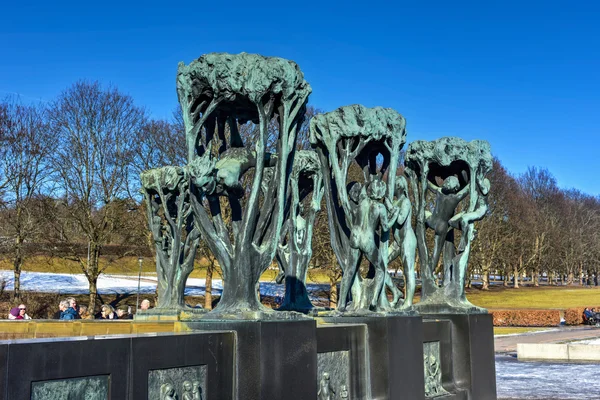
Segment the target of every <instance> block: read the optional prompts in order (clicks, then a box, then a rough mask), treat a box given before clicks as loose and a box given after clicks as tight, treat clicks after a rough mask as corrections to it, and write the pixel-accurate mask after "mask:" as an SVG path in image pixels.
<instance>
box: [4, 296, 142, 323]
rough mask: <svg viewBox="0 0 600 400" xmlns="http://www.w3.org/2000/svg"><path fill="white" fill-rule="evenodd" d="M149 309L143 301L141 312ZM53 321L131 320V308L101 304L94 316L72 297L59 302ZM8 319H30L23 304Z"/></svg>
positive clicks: (86, 307)
mask: <svg viewBox="0 0 600 400" xmlns="http://www.w3.org/2000/svg"><path fill="white" fill-rule="evenodd" d="M149 308H150V300H148V299H145V300H143V301H142V303H141V304H140V309H141V310H148V309H149ZM53 318H54V319H58V320H64V321H69V320H75V319H106V320H117V319H133V314H132V310H131V306H129V307H120V308H117V309H115V308H114V307H113V306H111V305H110V304H103V305H102V307H101V308H100V312H99V313H97V314H96V315H94V314H93V313H91V312H90V310H89V309H88V306H85V305H79V304H77V300H76V299H75V298H74V297H68V298H66V299H64V300H61V301H60V303H59V305H58V311H57V312H56V313H54V315H53ZM8 319H10V320H25V319H31V317H29V315H27V307H26V306H25V304H20V305H19V306H18V307H13V308H11V309H10V312H9V313H8Z"/></svg>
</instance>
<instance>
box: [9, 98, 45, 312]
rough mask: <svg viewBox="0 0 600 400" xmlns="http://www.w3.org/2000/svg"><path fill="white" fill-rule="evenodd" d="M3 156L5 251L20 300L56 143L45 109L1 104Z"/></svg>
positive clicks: (12, 101)
mask: <svg viewBox="0 0 600 400" xmlns="http://www.w3.org/2000/svg"><path fill="white" fill-rule="evenodd" d="M0 109H1V110H2V111H0V132H2V134H1V140H2V157H1V158H0V175H1V176H2V177H3V181H4V183H3V185H2V186H3V187H4V188H5V193H4V194H5V196H4V198H3V201H2V203H1V205H2V206H3V208H4V210H3V211H4V212H3V213H2V217H3V219H4V221H3V224H2V225H3V227H4V228H5V232H4V235H3V236H5V238H8V240H7V241H6V242H5V243H6V248H7V249H8V254H9V255H10V257H11V258H12V264H13V270H14V298H15V300H19V299H20V297H21V269H22V267H23V262H24V260H25V258H26V256H27V253H26V248H25V243H26V242H27V241H29V240H30V239H33V238H35V237H36V236H37V235H38V234H39V233H40V232H39V230H38V227H39V223H38V222H39V212H37V211H39V209H40V208H39V207H38V205H39V203H38V202H36V196H37V195H38V194H39V193H40V191H41V190H42V188H43V187H44V184H45V183H46V181H47V178H48V177H49V175H50V166H49V165H48V154H49V152H50V151H51V150H52V149H54V147H55V143H56V140H55V138H54V136H53V135H51V133H50V130H49V129H48V124H47V121H46V119H45V113H44V110H43V109H42V108H41V107H39V106H27V105H23V104H21V103H19V102H18V101H17V100H15V99H7V100H5V101H4V102H3V103H2V104H0Z"/></svg>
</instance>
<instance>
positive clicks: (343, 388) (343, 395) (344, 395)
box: [340, 385, 349, 399]
mask: <svg viewBox="0 0 600 400" xmlns="http://www.w3.org/2000/svg"><path fill="white" fill-rule="evenodd" d="M340 399H349V397H348V388H347V387H346V385H342V386H341V387H340Z"/></svg>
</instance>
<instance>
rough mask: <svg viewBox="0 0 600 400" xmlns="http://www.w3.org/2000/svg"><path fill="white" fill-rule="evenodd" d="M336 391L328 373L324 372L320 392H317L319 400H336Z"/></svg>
mask: <svg viewBox="0 0 600 400" xmlns="http://www.w3.org/2000/svg"><path fill="white" fill-rule="evenodd" d="M333 396H335V390H333V386H332V385H331V381H330V377H329V373H328V372H323V376H322V378H321V381H320V382H319V391H318V392H317V398H318V400H334V397H333Z"/></svg>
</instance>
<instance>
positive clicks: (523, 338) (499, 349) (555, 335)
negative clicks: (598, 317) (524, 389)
mask: <svg viewBox="0 0 600 400" xmlns="http://www.w3.org/2000/svg"><path fill="white" fill-rule="evenodd" d="M595 338H600V328H596V327H593V326H578V327H569V328H560V329H556V330H552V331H547V332H536V333H527V334H523V335H510V336H499V337H495V338H494V348H495V350H496V353H512V352H515V351H517V343H560V342H570V341H572V340H585V339H595Z"/></svg>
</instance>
